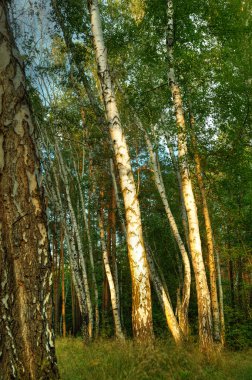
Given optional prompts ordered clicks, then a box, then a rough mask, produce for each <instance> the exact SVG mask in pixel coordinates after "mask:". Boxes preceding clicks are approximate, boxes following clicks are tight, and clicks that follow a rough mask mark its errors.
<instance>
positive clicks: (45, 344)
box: [0, 1, 59, 380]
mask: <svg viewBox="0 0 252 380" xmlns="http://www.w3.org/2000/svg"><path fill="white" fill-rule="evenodd" d="M0 51H1V55H0V278H1V284H0V293H1V297H0V298H1V300H0V332H1V339H0V377H1V378H2V379H3V378H4V380H10V379H31V380H37V379H48V380H49V379H58V378H59V375H58V370H57V365H56V358H55V349H54V336H53V332H52V326H51V323H50V320H51V312H52V304H51V284H52V277H51V276H52V272H51V269H52V267H51V264H52V263H51V257H50V255H49V246H48V235H47V224H46V215H45V204H44V201H43V196H42V189H41V187H40V185H41V182H40V178H41V177H40V175H41V173H40V167H39V160H38V155H37V151H36V147H35V144H34V141H35V136H34V124H33V121H32V117H31V112H30V108H29V102H28V99H27V97H26V90H25V77H24V72H23V66H22V63H21V60H20V59H19V55H18V52H17V49H16V47H15V45H14V41H13V37H12V34H11V31H10V28H9V25H8V15H7V1H1V2H0Z"/></svg>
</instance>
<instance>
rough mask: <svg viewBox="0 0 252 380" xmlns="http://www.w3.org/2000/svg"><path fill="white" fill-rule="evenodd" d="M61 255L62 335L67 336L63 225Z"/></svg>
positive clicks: (62, 230)
mask: <svg viewBox="0 0 252 380" xmlns="http://www.w3.org/2000/svg"><path fill="white" fill-rule="evenodd" d="M60 257H61V260H60V261H61V298H62V305H61V316H62V336H63V338H65V337H66V300H65V262H64V229H63V226H62V225H61V231H60Z"/></svg>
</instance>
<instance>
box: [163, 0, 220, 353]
mask: <svg viewBox="0 0 252 380" xmlns="http://www.w3.org/2000/svg"><path fill="white" fill-rule="evenodd" d="M167 18H168V20H167V52H168V60H169V72H168V81H169V86H170V89H171V93H172V98H173V104H174V108H175V116H176V123H177V129H178V153H179V167H180V173H181V179H182V191H183V197H184V202H185V207H186V213H187V218H188V225H189V241H190V251H191V256H192V264H193V269H194V274H195V280H196V291H197V301H198V318H199V338H200V345H201V348H202V350H204V351H211V350H212V347H213V337H212V315H211V299H210V293H209V289H208V284H207V277H206V271H205V265H204V261H203V255H202V247H201V239H200V231H199V222H198V214H197V207H196V203H195V198H194V194H193V189H192V182H191V178H190V173H189V167H188V163H187V142H186V125H185V118H184V112H183V105H182V97H181V93H180V87H179V86H178V84H177V81H176V77H175V71H174V58H173V45H174V28H173V1H172V0H168V1H167Z"/></svg>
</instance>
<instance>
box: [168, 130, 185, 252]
mask: <svg viewBox="0 0 252 380" xmlns="http://www.w3.org/2000/svg"><path fill="white" fill-rule="evenodd" d="M165 136H166V141H167V147H168V149H169V153H170V157H171V160H172V165H173V168H174V171H175V174H176V176H177V181H178V188H179V197H180V208H181V217H182V224H183V229H184V234H185V238H186V244H187V248H188V250H190V244H189V236H188V230H189V229H188V220H187V215H186V209H185V202H184V198H183V191H182V181H181V175H180V171H179V165H178V161H177V159H176V157H175V153H174V149H173V146H172V144H171V143H170V141H169V138H168V136H167V134H166V135H165Z"/></svg>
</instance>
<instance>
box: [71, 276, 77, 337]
mask: <svg viewBox="0 0 252 380" xmlns="http://www.w3.org/2000/svg"><path fill="white" fill-rule="evenodd" d="M71 307H72V334H73V336H75V333H76V327H75V319H76V316H75V290H74V283H73V272H72V270H71Z"/></svg>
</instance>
